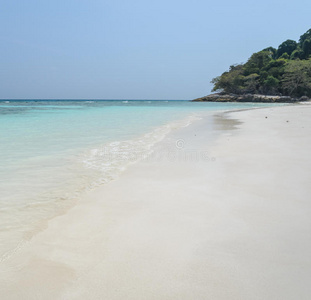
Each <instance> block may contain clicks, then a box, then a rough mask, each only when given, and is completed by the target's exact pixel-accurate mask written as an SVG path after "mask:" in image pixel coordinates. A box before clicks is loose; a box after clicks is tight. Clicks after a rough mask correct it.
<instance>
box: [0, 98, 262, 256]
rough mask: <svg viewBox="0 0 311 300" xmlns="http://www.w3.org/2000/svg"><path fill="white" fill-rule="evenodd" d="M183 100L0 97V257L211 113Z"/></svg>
mask: <svg viewBox="0 0 311 300" xmlns="http://www.w3.org/2000/svg"><path fill="white" fill-rule="evenodd" d="M259 106H267V105H264V104H256V105H254V104H247V103H246V104H245V103H244V104H242V103H241V104H239V103H191V102H188V101H149V100H148V101H134V100H120V101H108V100H106V101H95V100H87V101H82V100H76V101H74V100H70V101H69V100H66V101H62V100H50V101H47V100H45V101H35V100H18V101H17V100H15V101H14V100H2V101H0V157H1V164H0V166H1V168H0V190H1V196H0V260H3V259H5V258H6V257H8V256H9V255H10V254H12V253H13V252H14V251H15V250H17V249H18V248H19V247H20V246H21V245H22V244H23V243H24V242H26V241H27V240H29V239H30V238H31V236H33V234H34V233H35V232H36V231H37V230H39V229H40V228H42V222H43V221H44V220H47V219H49V218H51V217H53V216H55V215H57V214H59V213H62V212H63V211H65V209H66V208H68V207H70V206H71V205H72V204H73V203H74V201H77V199H78V198H79V195H80V194H81V193H83V192H84V191H86V190H88V189H91V188H94V187H96V186H98V185H100V184H104V183H107V182H109V181H110V180H113V179H115V178H117V177H118V175H119V174H120V173H121V172H122V171H123V170H124V169H125V168H126V167H127V166H128V165H129V164H131V163H133V162H135V161H137V160H139V159H142V158H144V157H145V156H147V155H148V154H149V153H150V152H151V151H152V146H153V145H154V144H155V143H157V142H158V141H160V140H161V139H163V138H164V137H165V135H166V134H168V133H169V132H170V131H171V130H172V129H173V128H178V127H182V126H187V125H188V124H190V123H191V122H193V121H194V120H195V119H197V118H200V116H202V115H206V114H210V113H211V112H213V111H222V110H230V109H241V108H250V107H259Z"/></svg>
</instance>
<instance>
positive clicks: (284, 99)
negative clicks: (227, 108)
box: [192, 93, 311, 103]
mask: <svg viewBox="0 0 311 300" xmlns="http://www.w3.org/2000/svg"><path fill="white" fill-rule="evenodd" d="M192 101H194V102H262V103H294V102H300V101H311V99H309V98H308V97H306V96H303V97H301V98H292V97H289V96H269V95H260V94H244V95H236V94H221V93H218V94H211V95H208V96H205V97H201V98H197V99H194V100H192Z"/></svg>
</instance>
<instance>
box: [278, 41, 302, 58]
mask: <svg viewBox="0 0 311 300" xmlns="http://www.w3.org/2000/svg"><path fill="white" fill-rule="evenodd" d="M297 45H298V44H297V43H296V42H295V41H293V40H286V41H285V42H283V43H282V44H281V45H280V46H279V48H278V50H277V53H276V57H277V58H279V57H281V56H282V54H284V53H287V54H288V55H289V56H290V55H291V54H292V53H293V52H294V51H295V50H296V48H297Z"/></svg>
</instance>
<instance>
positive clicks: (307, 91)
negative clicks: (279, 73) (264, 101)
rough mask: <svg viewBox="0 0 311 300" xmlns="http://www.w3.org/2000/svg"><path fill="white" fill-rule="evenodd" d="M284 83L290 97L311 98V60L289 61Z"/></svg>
mask: <svg viewBox="0 0 311 300" xmlns="http://www.w3.org/2000/svg"><path fill="white" fill-rule="evenodd" d="M282 81H283V89H284V90H285V91H286V92H287V94H288V95H290V96H311V60H292V61H289V62H288V63H287V65H286V67H285V72H284V75H283V80H282Z"/></svg>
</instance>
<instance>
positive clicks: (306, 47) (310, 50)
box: [299, 29, 311, 59]
mask: <svg viewBox="0 0 311 300" xmlns="http://www.w3.org/2000/svg"><path fill="white" fill-rule="evenodd" d="M299 46H300V48H301V50H302V51H303V55H302V58H304V59H308V58H309V56H310V54H311V29H309V30H308V31H307V32H305V33H304V34H303V35H302V36H300V39H299Z"/></svg>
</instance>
